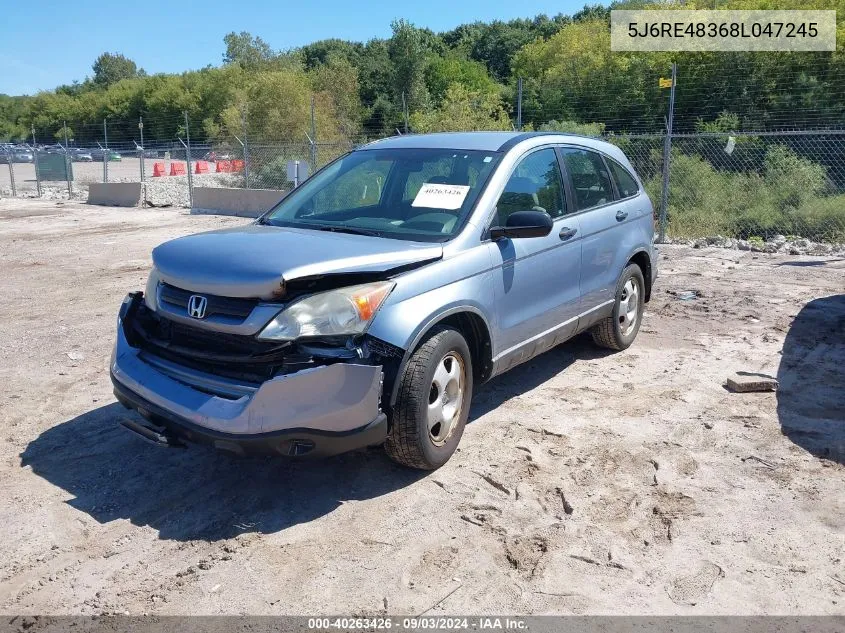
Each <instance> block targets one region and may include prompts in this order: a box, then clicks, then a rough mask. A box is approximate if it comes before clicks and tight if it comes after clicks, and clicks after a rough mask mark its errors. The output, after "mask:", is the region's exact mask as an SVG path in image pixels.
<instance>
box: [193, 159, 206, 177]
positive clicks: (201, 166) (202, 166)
mask: <svg viewBox="0 0 845 633" xmlns="http://www.w3.org/2000/svg"><path fill="white" fill-rule="evenodd" d="M194 173H195V174H207V173H208V161H205V160H198V161H197V166H196V167H195V168H194Z"/></svg>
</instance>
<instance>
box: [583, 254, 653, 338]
mask: <svg viewBox="0 0 845 633" xmlns="http://www.w3.org/2000/svg"><path fill="white" fill-rule="evenodd" d="M644 307H645V280H644V279H643V273H642V271H641V270H640V267H639V266H637V265H636V264H630V265H629V266H627V267H626V268H625V270H623V271H622V276H621V277H619V281H618V282H617V284H616V301H615V302H614V304H613V313H612V314H611V315H610V316H609V317H608V318H606V319H604V320H603V321H600V322H599V323H597V324H596V325H595V326H594V327H593V329H592V334H593V340H594V341H595V342H596V344H598V345H600V346H601V347H606V348H608V349H613V350H623V349H627V348H628V347H630V346H631V343H633V342H634V339H635V338H637V332H639V331H640V322H641V321H642V315H643V308H644Z"/></svg>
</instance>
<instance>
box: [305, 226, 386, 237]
mask: <svg viewBox="0 0 845 633" xmlns="http://www.w3.org/2000/svg"><path fill="white" fill-rule="evenodd" d="M302 228H306V229H314V230H315V231H330V232H332V233H351V234H353V235H369V236H370V237H381V236H382V234H381V232H380V231H373V230H370V229H360V228H358V227H357V226H341V225H338V226H335V225H334V224H308V225H303V227H302Z"/></svg>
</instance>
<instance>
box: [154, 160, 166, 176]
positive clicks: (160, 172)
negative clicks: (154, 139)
mask: <svg viewBox="0 0 845 633" xmlns="http://www.w3.org/2000/svg"><path fill="white" fill-rule="evenodd" d="M153 176H164V163H153Z"/></svg>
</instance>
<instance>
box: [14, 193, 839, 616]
mask: <svg viewBox="0 0 845 633" xmlns="http://www.w3.org/2000/svg"><path fill="white" fill-rule="evenodd" d="M243 221H244V220H239V219H234V218H218V217H210V216H190V215H187V214H186V213H185V212H183V211H175V210H139V209H131V210H127V209H111V208H98V207H86V206H84V205H80V204H76V203H55V202H44V201H23V200H14V201H12V200H2V201H0V270H2V278H0V382H2V384H4V385H5V388H4V389H3V391H2V394H0V422H1V423H2V435H0V541H2V543H3V546H2V552H3V554H2V555H1V556H0V612H4V613H27V614H35V613H49V614H78V613H83V614H99V613H124V612H128V613H131V614H133V615H135V614H141V613H158V614H222V613H226V614H324V613H326V612H330V613H335V614H343V615H353V614H369V615H377V614H382V613H385V612H387V613H390V614H414V615H415V614H420V613H424V612H425V613H429V614H439V613H450V614H460V613H478V614H503V613H511V614H546V613H576V614H597V613H601V614H670V613H671V614H705V613H706V614H764V613H765V614H845V561H843V557H845V465H843V464H845V388H844V386H845V380H843V377H845V260H842V259H836V258H821V257H798V256H785V255H767V254H757V253H750V252H739V251H730V250H724V249H717V248H708V249H693V248H689V247H664V248H663V255H662V257H661V262H660V266H661V276H660V279H659V281H658V285H657V288H656V290H655V293H654V297H653V299H652V301H651V303H650V304H649V305H648V308H647V312H646V315H645V320H644V324H643V329H642V330H641V332H640V335H639V338H638V340H637V342H636V343H635V344H634V346H633V347H632V348H631V349H629V350H628V351H626V352H623V353H618V354H607V353H604V352H602V351H599V350H598V349H596V348H595V347H593V346H592V344H591V343H590V341H589V340H588V339H587V338H585V337H580V338H578V339H577V340H575V341H572V342H570V343H567V344H565V345H563V346H561V347H559V348H557V349H554V350H552V351H550V352H548V353H546V354H544V355H543V356H541V357H539V358H537V359H535V360H534V361H532V362H530V363H528V364H526V365H524V366H522V367H520V368H517V369H515V370H513V371H511V372H510V373H508V374H506V375H504V376H501V377H500V378H498V379H496V380H494V381H493V382H492V383H489V384H487V385H485V386H483V387H480V388H479V389H478V390H477V392H476V394H475V399H474V404H473V408H472V413H471V416H470V419H471V423H470V424H469V425H468V427H467V429H466V432H465V434H464V438H463V440H462V443H461V447H460V448H459V452H458V453H457V454H456V455H455V456H454V458H453V459H452V460H451V461H450V462H449V463H448V464H447V465H446V466H445V467H443V468H442V469H440V470H439V471H437V472H434V473H430V474H421V473H417V472H412V471H409V470H404V469H402V468H400V467H398V466H395V465H393V464H392V463H391V462H390V461H388V459H387V458H386V457H385V456H384V455H383V454H382V452H381V451H380V450H375V449H372V450H368V451H362V452H358V453H354V454H348V455H343V456H339V457H336V458H332V459H329V460H325V461H310V462H290V461H284V460H281V459H250V460H244V459H237V458H233V457H229V456H227V455H224V454H218V453H215V452H213V451H211V450H207V449H204V448H203V449H200V448H191V449H188V450H168V449H160V448H156V447H153V446H149V445H147V444H145V443H144V442H142V441H141V440H139V439H136V438H135V437H133V436H131V435H130V434H129V433H128V432H126V431H125V430H123V429H122V428H120V427H119V425H118V421H119V420H120V419H121V418H123V417H125V416H127V415H130V414H129V413H127V412H126V411H125V410H124V409H123V408H122V407H121V406H120V405H118V404H117V403H116V402H115V400H114V398H113V397H112V393H111V385H110V383H109V378H108V371H107V365H108V359H109V354H110V351H111V346H112V341H113V335H114V327H115V314H116V312H117V308H118V306H119V303H120V301H121V299H122V297H123V296H124V294H125V293H126V292H127V291H128V290H132V289H138V288H142V287H143V284H144V280H145V276H146V272H147V269H148V266H149V263H150V257H149V253H150V250H151V249H152V248H153V247H154V246H155V245H157V244H158V243H160V242H162V241H164V240H166V239H169V238H172V237H176V236H179V235H183V234H186V233H191V232H196V231H200V230H204V229H210V228H216V227H222V226H229V225H233V224H237V223H240V222H243ZM688 290H691V291H695V293H694V295H696V296H694V298H692V299H689V300H682V299H681V297H684V296H690V295H684V294H683V292H684V291H688ZM735 371H748V372H761V373H766V374H769V375H772V376H776V377H777V378H778V379H779V380H780V384H781V389H780V390H779V391H778V392H777V393H776V394H775V393H748V394H733V393H729V392H728V391H727V390H726V389H725V388H724V387H723V383H724V382H725V378H726V377H727V376H728V375H729V374H731V373H732V372H735Z"/></svg>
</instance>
